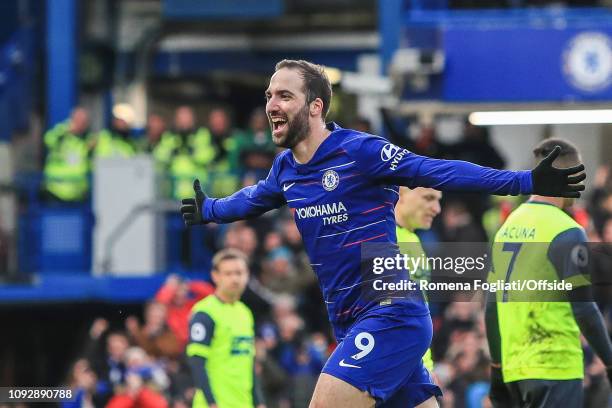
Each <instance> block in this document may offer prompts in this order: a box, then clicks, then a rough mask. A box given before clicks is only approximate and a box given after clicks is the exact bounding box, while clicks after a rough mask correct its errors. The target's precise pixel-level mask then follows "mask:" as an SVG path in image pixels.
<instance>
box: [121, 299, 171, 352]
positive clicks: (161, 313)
mask: <svg viewBox="0 0 612 408" xmlns="http://www.w3.org/2000/svg"><path fill="white" fill-rule="evenodd" d="M166 318H167V308H166V305H164V304H162V303H159V302H156V301H154V300H150V301H149V302H148V303H147V305H146V306H145V324H144V326H142V327H141V326H140V323H139V322H138V319H137V318H136V317H134V316H130V317H128V318H127V319H126V321H125V327H126V329H127V331H128V334H129V335H130V337H131V338H132V339H133V340H134V343H136V344H137V345H138V346H140V347H142V348H143V349H144V351H145V352H146V353H147V354H149V355H151V356H153V357H167V358H177V357H179V356H180V355H181V354H182V352H183V349H182V347H181V345H180V343H179V341H178V339H177V337H176V335H175V334H174V333H173V332H172V330H170V328H169V327H168V325H167V323H166Z"/></svg>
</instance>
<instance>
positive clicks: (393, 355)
mask: <svg viewBox="0 0 612 408" xmlns="http://www.w3.org/2000/svg"><path fill="white" fill-rule="evenodd" d="M432 334H433V329H432V323H431V317H430V316H429V314H427V315H424V316H412V315H409V314H408V313H407V311H406V308H405V306H403V305H402V304H401V303H397V304H391V305H388V306H384V307H382V306H381V307H378V308H376V309H373V310H371V311H369V312H367V313H365V314H364V315H362V316H361V317H360V318H359V319H358V320H357V321H356V322H355V323H354V324H353V325H352V326H351V327H350V328H349V329H348V331H347V332H346V336H345V337H344V338H343V339H342V340H341V341H340V342H339V343H338V347H337V348H336V350H334V352H333V353H332V355H331V356H330V357H329V359H328V360H327V363H326V364H325V367H323V372H324V373H326V374H329V375H332V376H334V377H336V378H339V379H341V380H343V381H345V382H347V383H349V384H351V385H352V386H354V387H356V388H358V389H360V390H362V391H366V392H368V394H370V395H371V396H372V397H374V398H375V399H376V401H377V404H376V406H377V407H402V408H406V407H414V406H416V405H418V404H420V403H422V402H424V401H426V400H428V399H429V398H431V397H432V396H434V395H435V396H440V395H442V391H441V390H440V388H439V387H438V386H437V385H435V384H434V383H433V380H432V378H431V376H430V374H429V372H428V371H427V369H426V368H425V367H424V366H423V362H422V358H423V355H424V354H425V351H427V349H428V348H429V345H430V343H431V338H432Z"/></svg>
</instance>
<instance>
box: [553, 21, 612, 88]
mask: <svg viewBox="0 0 612 408" xmlns="http://www.w3.org/2000/svg"><path fill="white" fill-rule="evenodd" d="M563 71H564V73H565V75H566V77H567V79H568V80H569V82H570V83H571V84H572V85H573V86H574V87H576V88H578V89H580V90H582V91H587V92H597V91H601V90H604V89H606V88H607V87H608V86H609V85H610V83H612V41H611V40H610V37H609V36H608V35H606V34H605V33H602V32H583V33H581V34H578V35H577V36H575V37H574V38H572V40H571V41H570V42H569V44H568V46H567V49H566V50H565V52H564V53H563Z"/></svg>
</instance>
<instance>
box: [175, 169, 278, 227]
mask: <svg viewBox="0 0 612 408" xmlns="http://www.w3.org/2000/svg"><path fill="white" fill-rule="evenodd" d="M273 172H274V167H273V168H272V169H271V170H270V173H269V174H268V177H266V179H265V180H261V181H259V182H258V183H257V184H255V185H253V186H249V187H245V188H243V189H242V190H240V191H237V192H236V193H234V194H232V195H231V196H229V197H225V198H208V197H207V196H206V194H204V192H203V191H202V188H201V187H200V181H199V180H195V181H194V183H193V189H194V191H195V198H186V199H183V201H182V203H183V205H182V206H181V213H182V214H183V219H184V221H185V224H186V225H188V226H192V225H199V224H207V223H209V222H216V223H219V224H222V223H228V222H232V221H236V220H241V219H245V218H251V217H255V216H257V215H260V214H263V213H265V212H266V211H269V210H272V209H274V208H279V207H281V206H282V205H284V204H285V198H284V196H283V194H282V191H281V189H280V187H279V185H278V183H277V182H276V177H275V175H274V173H273Z"/></svg>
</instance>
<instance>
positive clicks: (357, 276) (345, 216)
mask: <svg viewBox="0 0 612 408" xmlns="http://www.w3.org/2000/svg"><path fill="white" fill-rule="evenodd" d="M327 126H328V129H329V130H330V131H331V134H330V135H329V136H328V137H327V138H326V139H325V140H324V141H323V143H322V144H321V145H320V146H319V148H318V149H317V151H316V152H315V154H314V156H313V157H312V159H311V160H310V161H309V162H308V163H306V164H300V163H297V162H296V161H295V159H294V157H293V154H292V153H291V151H290V150H286V151H284V152H282V153H280V154H279V155H278V156H277V157H276V159H275V160H274V164H273V165H272V169H271V170H270V173H269V174H268V177H267V178H266V179H265V180H261V181H259V182H258V183H257V184H256V185H253V186H250V187H245V188H243V189H242V190H240V191H238V192H236V193H235V194H233V195H231V196H229V197H226V198H221V199H208V200H206V201H205V206H204V211H203V212H204V214H203V215H204V218H205V219H206V220H209V221H213V222H216V223H227V222H232V221H235V220H239V219H244V218H250V217H254V216H257V215H260V214H262V213H264V212H266V211H269V210H271V209H274V208H278V207H281V206H283V205H287V206H289V207H290V208H291V209H292V212H293V214H294V218H295V222H296V224H297V227H298V229H299V231H300V233H301V234H302V239H303V241H304V246H305V248H306V251H307V253H308V256H309V257H310V261H311V265H312V268H313V270H314V271H315V273H316V274H317V276H318V279H319V284H320V286H321V290H322V292H323V297H324V299H325V303H326V306H327V310H328V314H329V319H330V322H331V323H332V325H333V327H334V331H335V333H336V336H337V337H338V338H342V337H343V335H344V333H345V332H346V330H347V329H348V328H349V327H350V325H351V323H352V322H354V321H355V320H356V319H357V318H358V317H359V316H360V315H361V314H362V313H364V312H365V311H367V310H371V309H372V308H373V307H377V306H378V305H380V303H381V298H377V297H375V296H371V291H368V290H364V288H365V287H366V286H367V285H368V284H369V287H370V288H371V283H370V282H364V274H363V270H362V267H363V262H362V254H361V245H362V244H363V243H369V242H376V243H381V242H382V243H389V244H390V245H389V247H391V248H393V251H397V252H398V250H397V245H396V241H397V240H396V236H395V216H394V208H395V203H396V202H397V200H398V197H399V193H398V185H404V186H408V187H412V188H413V187H418V186H421V187H432V188H435V189H438V190H444V191H474V192H487V193H493V194H500V195H507V194H511V195H518V194H529V193H531V190H532V181H531V172H530V171H518V172H515V171H507V170H495V169H490V168H486V167H481V166H478V165H475V164H472V163H468V162H463V161H453V160H437V159H431V158H428V157H424V156H419V155H416V154H413V153H411V152H409V151H408V150H406V149H403V148H401V147H399V146H396V145H394V144H391V143H389V142H388V141H387V140H386V139H384V138H382V137H379V136H374V135H370V134H366V133H362V132H358V131H355V130H351V129H343V128H341V127H339V126H338V125H336V124H335V123H330V124H328V125H327ZM385 255H386V256H389V255H391V254H389V253H387V254H385ZM406 275H407V274H406ZM405 278H408V276H405ZM405 301H406V302H407V307H408V308H410V312H411V313H412V314H413V315H415V316H418V315H423V314H427V313H428V309H427V306H426V305H425V303H424V302H423V300H422V298H421V297H420V294H419V296H418V299H417V298H410V299H405Z"/></svg>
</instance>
